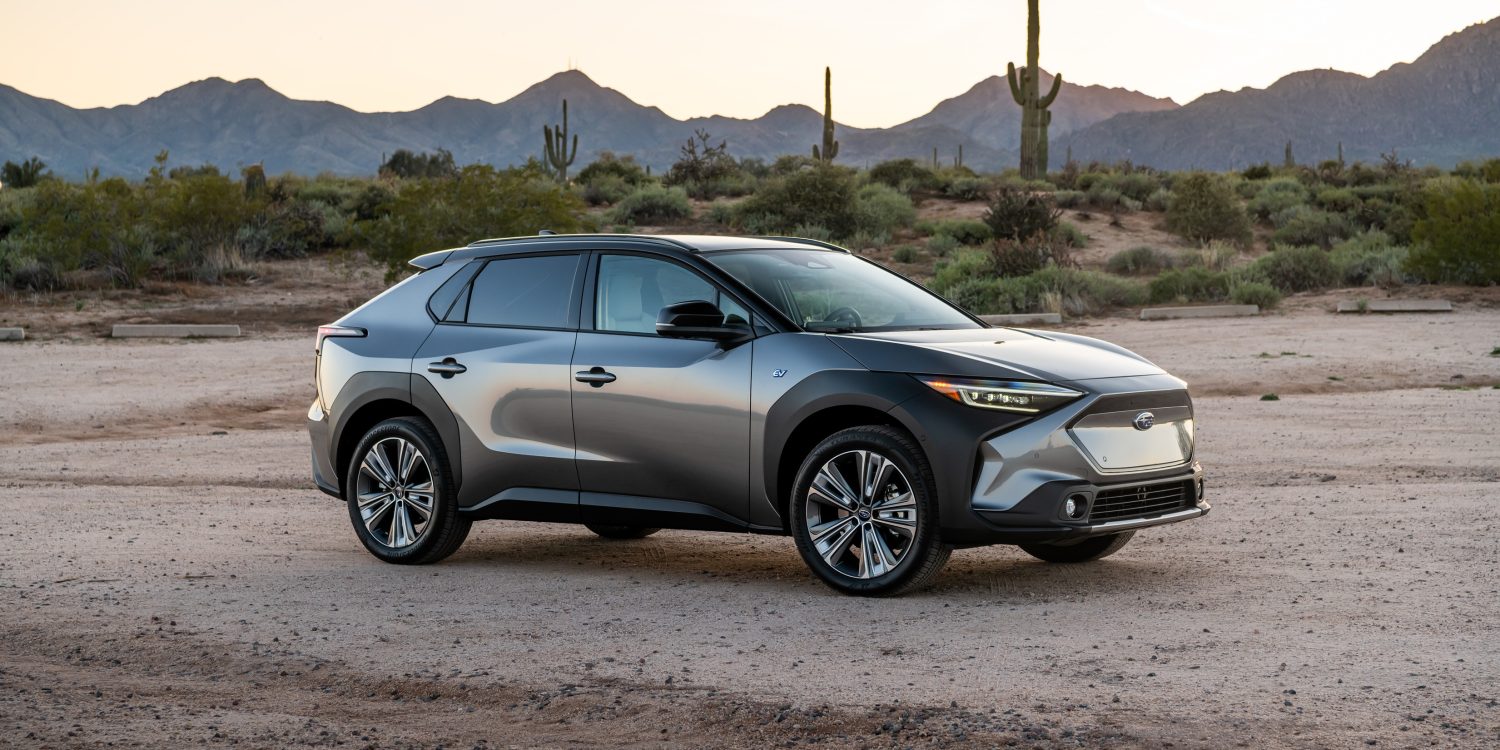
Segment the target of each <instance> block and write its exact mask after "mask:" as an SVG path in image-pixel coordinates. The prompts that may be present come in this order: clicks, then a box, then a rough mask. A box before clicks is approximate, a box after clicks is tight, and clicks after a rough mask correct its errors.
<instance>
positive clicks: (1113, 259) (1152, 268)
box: [1104, 246, 1175, 276]
mask: <svg viewBox="0 0 1500 750" xmlns="http://www.w3.org/2000/svg"><path fill="white" fill-rule="evenodd" d="M1173 265H1175V264H1174V263H1173V260H1172V256H1171V255H1168V254H1167V253H1164V252H1162V251H1160V250H1157V249H1156V248H1154V247H1146V246H1141V247H1133V248H1130V249H1129V250H1121V251H1120V252H1118V253H1115V254H1114V255H1112V256H1110V258H1109V261H1107V262H1106V263H1105V266H1104V267H1105V268H1106V269H1108V270H1109V272H1110V273H1113V274H1119V275H1121V276H1149V275H1155V274H1157V273H1160V272H1162V271H1165V270H1167V269H1168V268H1171V267H1172V266H1173Z"/></svg>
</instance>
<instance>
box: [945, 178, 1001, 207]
mask: <svg viewBox="0 0 1500 750" xmlns="http://www.w3.org/2000/svg"><path fill="white" fill-rule="evenodd" d="M989 193H990V182H989V180H986V179H984V178H983V177H978V176H969V175H960V176H956V177H953V178H951V179H948V180H946V181H944V182H943V195H944V196H946V197H948V198H952V199H954V200H960V201H979V200H984V199H985V196H987V195H989Z"/></svg>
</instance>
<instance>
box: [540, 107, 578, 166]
mask: <svg viewBox="0 0 1500 750" xmlns="http://www.w3.org/2000/svg"><path fill="white" fill-rule="evenodd" d="M542 138H543V140H544V141H545V144H546V148H545V153H546V156H547V163H548V164H550V165H551V166H552V171H553V172H554V173H555V174H556V175H557V180H558V182H567V181H568V167H569V166H571V165H572V164H573V160H574V159H576V158H577V157H578V135H577V134H576V133H575V134H574V135H573V150H572V151H569V150H568V100H567V99H564V100H563V121H562V124H561V125H558V126H557V127H556V129H554V128H553V126H551V125H543V126H542Z"/></svg>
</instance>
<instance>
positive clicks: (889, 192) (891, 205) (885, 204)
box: [854, 183, 917, 244]
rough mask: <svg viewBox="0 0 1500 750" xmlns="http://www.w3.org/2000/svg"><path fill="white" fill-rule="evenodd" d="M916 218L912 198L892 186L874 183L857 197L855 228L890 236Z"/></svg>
mask: <svg viewBox="0 0 1500 750" xmlns="http://www.w3.org/2000/svg"><path fill="white" fill-rule="evenodd" d="M916 219H917V208H916V206H913V205H912V203H911V199H910V198H907V197H906V196H905V195H904V194H903V193H902V192H901V191H899V190H897V189H896V188H893V187H891V186H889V185H884V184H881V183H871V184H869V185H865V186H864V187H862V188H860V189H859V191H858V192H856V193H855V194H854V225H855V227H856V228H857V230H859V231H864V232H868V233H870V234H872V235H878V234H887V235H889V234H890V233H891V232H893V231H895V230H896V229H899V228H901V227H908V226H911V224H912V222H914V221H916ZM881 244H884V243H881Z"/></svg>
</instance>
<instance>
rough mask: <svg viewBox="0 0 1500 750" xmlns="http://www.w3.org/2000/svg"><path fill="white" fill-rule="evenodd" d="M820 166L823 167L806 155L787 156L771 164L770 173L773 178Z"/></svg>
mask: <svg viewBox="0 0 1500 750" xmlns="http://www.w3.org/2000/svg"><path fill="white" fill-rule="evenodd" d="M820 166H823V163H822V162H820V161H818V160H817V159H814V158H812V157H811V156H808V155H806V154H786V155H784V156H778V157H776V161H774V162H771V168H770V173H771V175H772V176H778V175H779V176H786V175H789V174H796V173H797V172H801V171H803V170H805V169H813V168H815V167H820Z"/></svg>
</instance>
